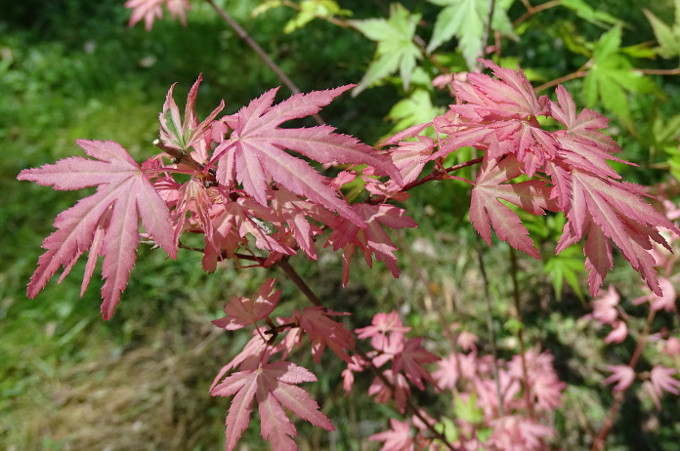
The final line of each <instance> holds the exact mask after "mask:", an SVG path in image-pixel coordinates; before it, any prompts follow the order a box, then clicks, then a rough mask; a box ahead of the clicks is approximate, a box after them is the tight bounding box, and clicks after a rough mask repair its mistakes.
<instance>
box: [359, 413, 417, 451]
mask: <svg viewBox="0 0 680 451" xmlns="http://www.w3.org/2000/svg"><path fill="white" fill-rule="evenodd" d="M390 428H391V429H389V430H387V431H383V432H379V433H377V434H373V435H371V436H370V437H368V439H369V440H371V441H373V442H385V443H383V446H382V448H380V450H381V451H397V450H398V451H412V450H413V449H414V447H413V437H412V436H411V426H410V425H409V423H408V421H399V420H395V419H394V418H390Z"/></svg>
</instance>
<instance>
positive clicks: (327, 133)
mask: <svg viewBox="0 0 680 451" xmlns="http://www.w3.org/2000/svg"><path fill="white" fill-rule="evenodd" d="M351 87H352V85H348V86H342V87H339V88H336V89H332V90H326V91H313V92H310V93H308V94H295V95H293V96H291V97H290V98H288V99H287V100H284V101H283V102H281V103H279V104H278V105H276V106H272V103H273V101H274V96H275V95H276V91H277V89H272V90H270V91H268V92H266V93H265V94H263V95H262V96H261V97H259V98H258V99H255V100H253V101H252V102H250V104H248V106H246V107H244V108H241V110H240V111H239V112H238V113H237V114H235V115H233V116H231V117H230V118H228V119H227V123H228V124H229V126H230V128H231V129H232V130H233V132H232V134H231V136H230V138H229V139H228V140H227V141H225V142H224V143H223V144H221V145H220V146H219V147H218V148H217V149H216V150H215V155H214V156H213V159H212V162H217V165H218V167H217V179H218V181H219V182H220V183H222V184H225V185H229V184H230V182H231V180H233V178H234V177H235V178H236V180H237V181H238V182H239V183H241V184H242V185H243V189H244V191H245V192H246V193H248V194H249V195H251V196H252V197H253V198H254V199H255V200H257V201H258V202H259V203H260V204H262V205H267V187H268V184H269V183H270V182H271V181H275V182H277V183H280V184H281V185H283V186H285V187H286V188H287V189H288V190H290V191H292V192H293V193H295V194H298V195H303V196H306V197H307V198H308V199H309V200H311V201H313V202H316V203H319V204H321V205H324V206H325V207H326V208H328V209H329V210H333V211H337V212H338V213H339V214H340V215H341V216H344V217H346V218H347V219H349V220H350V221H352V222H353V223H355V224H357V225H359V226H363V225H364V224H363V221H362V220H361V218H360V217H359V216H358V215H357V214H356V213H355V212H354V211H352V209H351V207H350V206H349V204H347V202H345V201H344V200H342V199H340V198H338V196H337V192H336V191H335V190H334V189H332V188H331V187H330V186H329V183H328V180H327V179H326V178H325V177H323V176H322V175H321V174H319V173H318V172H317V171H316V170H315V169H314V168H312V167H311V166H310V165H309V164H308V163H307V162H306V161H305V160H303V159H301V158H298V157H295V156H293V155H291V154H289V153H288V152H286V149H288V150H292V151H295V152H298V153H300V154H302V155H304V156H305V157H308V158H311V159H312V160H314V161H317V162H319V163H350V164H368V165H370V166H372V167H374V168H375V169H376V171H377V172H378V173H379V174H381V175H390V176H392V177H393V178H395V179H396V180H397V181H399V180H400V176H399V172H398V171H397V169H396V167H394V165H393V164H392V162H391V161H390V160H389V158H387V157H383V156H381V155H380V154H378V153H377V152H376V151H375V150H374V149H373V148H372V147H370V146H367V145H366V144H362V143H361V142H359V141H358V140H357V139H355V138H353V137H351V136H346V135H341V134H338V133H334V131H335V129H334V128H333V127H330V126H325V125H324V126H318V127H310V128H290V129H284V128H280V127H279V125H281V124H282V123H284V122H286V121H289V120H291V119H297V118H302V117H305V116H308V115H311V114H315V113H317V112H318V111H319V110H320V109H321V107H323V106H325V105H327V104H328V103H330V102H331V100H333V98H335V97H336V96H338V95H340V94H341V93H343V92H344V91H346V90H348V89H350V88H351Z"/></svg>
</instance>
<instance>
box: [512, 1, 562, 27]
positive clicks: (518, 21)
mask: <svg viewBox="0 0 680 451" xmlns="http://www.w3.org/2000/svg"><path fill="white" fill-rule="evenodd" d="M522 3H524V6H525V7H526V8H527V12H525V13H524V14H522V15H521V16H519V18H517V19H516V20H515V21H514V22H513V23H512V27H513V28H516V27H517V25H519V24H521V23H522V22H524V21H525V20H528V19H529V18H530V17H531V16H533V15H534V14H536V13H538V12H541V11H545V10H546V9H550V8H554V7H555V6H560V5H561V4H562V2H561V1H560V0H552V1H550V2H546V3H541V4H540V5H538V6H531V5H530V4H529V2H525V1H523V2H522Z"/></svg>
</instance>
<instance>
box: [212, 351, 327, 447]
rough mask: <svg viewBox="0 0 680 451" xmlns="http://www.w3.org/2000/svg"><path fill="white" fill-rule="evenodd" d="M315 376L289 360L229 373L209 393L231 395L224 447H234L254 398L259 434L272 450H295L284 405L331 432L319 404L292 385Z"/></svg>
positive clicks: (294, 433)
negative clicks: (258, 418)
mask: <svg viewBox="0 0 680 451" xmlns="http://www.w3.org/2000/svg"><path fill="white" fill-rule="evenodd" d="M314 381H316V376H314V374H312V373H311V372H309V371H308V370H306V369H304V368H302V367H300V366H297V365H295V364H294V363H292V362H285V361H280V362H273V363H265V364H259V365H257V367H255V368H251V369H247V370H245V371H239V372H237V373H233V374H231V375H230V376H229V377H227V378H226V379H224V380H223V381H222V382H221V383H219V384H217V385H216V386H214V387H213V388H212V390H211V391H210V394H211V395H212V396H225V397H226V396H232V395H234V399H233V400H232V401H231V407H229V413H228V415H227V421H226V424H227V429H226V444H225V448H226V449H227V450H232V449H234V448H235V447H236V444H237V443H238V440H239V439H240V438H241V434H243V431H244V430H245V429H246V428H247V427H248V423H250V415H251V413H252V410H253V401H254V400H255V398H257V404H258V409H259V412H260V421H261V426H260V430H261V432H262V437H264V438H265V439H266V440H269V441H270V442H271V444H272V447H273V449H274V450H295V449H297V447H296V445H295V442H294V441H293V440H292V438H291V437H294V436H296V435H297V430H296V429H295V426H294V425H293V423H291V422H290V420H289V419H288V416H287V415H286V413H285V412H284V410H283V408H282V407H281V406H282V405H283V407H286V408H287V409H288V410H290V411H292V412H293V413H294V414H296V415H297V416H298V417H300V418H302V419H303V420H307V421H309V422H310V423H312V424H313V425H315V426H319V427H322V428H324V429H325V430H327V431H333V430H335V428H334V427H333V425H332V424H331V422H330V420H329V419H328V418H327V417H326V416H325V415H324V414H323V413H321V411H319V405H318V404H317V403H316V401H314V400H313V399H312V397H311V396H310V395H309V393H307V392H306V391H305V390H303V389H301V388H300V387H296V386H295V385H294V384H299V383H301V382H314Z"/></svg>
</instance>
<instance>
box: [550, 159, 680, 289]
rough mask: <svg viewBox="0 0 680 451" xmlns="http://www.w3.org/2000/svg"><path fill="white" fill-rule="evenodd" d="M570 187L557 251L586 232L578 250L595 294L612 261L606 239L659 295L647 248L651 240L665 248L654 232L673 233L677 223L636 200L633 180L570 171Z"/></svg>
mask: <svg viewBox="0 0 680 451" xmlns="http://www.w3.org/2000/svg"><path fill="white" fill-rule="evenodd" d="M571 187H572V197H571V208H570V209H569V210H568V211H567V212H566V216H567V219H568V221H567V223H566V224H565V225H564V229H563V234H562V237H561V238H560V241H559V243H558V244H557V250H556V252H561V251H562V250H564V249H565V248H566V247H568V246H569V245H571V244H572V243H574V242H576V241H578V240H579V239H580V238H581V237H582V236H583V235H584V234H585V233H586V231H587V232H588V238H587V240H586V245H585V246H584V249H583V251H584V253H585V254H586V268H587V269H588V271H589V276H588V284H589V287H590V293H591V295H592V296H596V295H597V293H598V292H599V289H600V286H601V285H602V283H603V281H604V277H605V276H606V273H607V270H608V269H610V268H611V266H612V263H613V260H612V254H611V243H610V242H609V240H610V239H611V240H612V241H613V242H614V243H615V244H616V246H617V247H618V248H619V249H621V252H622V253H623V256H624V257H625V258H626V260H628V261H629V262H630V264H631V266H632V267H633V269H635V270H636V271H638V272H639V273H640V275H641V276H642V278H643V279H644V280H645V282H647V285H648V286H649V288H650V289H651V290H652V291H653V292H654V293H655V294H657V295H659V296H660V295H661V294H662V293H661V289H660V288H659V284H658V281H657V273H656V270H655V269H654V265H655V261H654V258H653V256H652V255H651V254H650V252H649V251H650V250H651V249H652V242H653V241H654V242H657V243H659V244H662V245H664V246H665V247H668V244H667V243H666V240H665V239H664V238H663V236H661V234H660V233H659V231H658V228H659V227H665V228H667V229H669V230H672V231H674V232H678V230H677V228H676V227H675V226H674V225H673V224H672V223H671V222H670V221H668V219H666V217H665V216H663V215H662V214H660V213H658V212H657V211H656V210H654V208H653V207H652V206H651V205H649V204H647V203H645V202H643V201H642V200H641V198H640V197H641V195H642V190H641V187H639V186H638V185H635V184H632V183H623V182H617V181H615V180H611V179H603V178H601V177H598V176H597V175H594V174H590V173H587V172H583V171H580V170H574V171H573V172H572V174H571Z"/></svg>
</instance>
